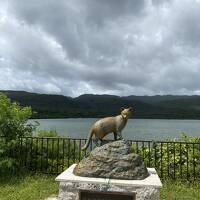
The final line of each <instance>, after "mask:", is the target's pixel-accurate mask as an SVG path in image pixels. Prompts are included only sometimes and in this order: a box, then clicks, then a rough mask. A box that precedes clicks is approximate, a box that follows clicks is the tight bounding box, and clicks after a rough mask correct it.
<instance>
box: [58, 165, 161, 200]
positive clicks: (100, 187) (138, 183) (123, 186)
mask: <svg viewBox="0 0 200 200" xmlns="http://www.w3.org/2000/svg"><path fill="white" fill-rule="evenodd" d="M75 166H76V164H73V165H72V166H71V167H69V168H68V169H67V170H65V171H64V172H63V173H61V174H60V175H59V176H58V177H56V181H59V182H60V186H59V195H58V200H79V190H80V189H82V190H93V191H102V192H103V191H104V192H109V191H110V192H126V193H131V192H134V193H136V200H144V199H145V200H159V199H160V188H161V187H162V183H161V181H160V178H159V177H158V175H157V173H156V170H155V169H154V168H148V172H149V176H148V177H147V178H145V179H143V180H118V179H108V178H89V177H80V176H76V175H74V174H73V170H74V167H75Z"/></svg>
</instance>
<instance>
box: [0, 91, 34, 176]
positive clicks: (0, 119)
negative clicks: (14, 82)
mask: <svg viewBox="0 0 200 200" xmlns="http://www.w3.org/2000/svg"><path fill="white" fill-rule="evenodd" d="M31 116H32V109H31V108H30V107H21V106H20V105H19V104H18V103H16V102H11V101H10V99H8V98H7V97H6V96H5V95H4V94H2V93H0V172H1V171H5V170H7V169H13V168H18V167H19V160H17V159H16V158H15V157H14V156H13V154H12V152H14V151H15V149H17V148H18V144H17V142H18V140H19V138H21V137H24V136H31V135H32V133H33V130H34V129H35V125H32V124H28V119H29V118H30V117H31Z"/></svg>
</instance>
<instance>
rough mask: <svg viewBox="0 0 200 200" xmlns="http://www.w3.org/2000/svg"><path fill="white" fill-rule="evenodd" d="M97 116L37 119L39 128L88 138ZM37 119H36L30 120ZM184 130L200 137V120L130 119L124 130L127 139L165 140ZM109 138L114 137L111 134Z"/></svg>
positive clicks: (176, 135) (63, 134) (177, 135)
mask: <svg viewBox="0 0 200 200" xmlns="http://www.w3.org/2000/svg"><path fill="white" fill-rule="evenodd" d="M97 120H98V119H96V118H68V119H37V120H36V121H38V122H39V123H40V126H39V127H38V130H56V131H57V132H58V133H59V134H60V135H62V136H70V137H73V138H86V137H87V135H88V133H89V130H90V127H91V125H92V124H93V123H94V122H95V121H97ZM30 121H35V120H30ZM182 132H185V133H187V134H188V135H191V136H199V137H200V120H161V119H129V121H128V123H127V125H126V127H125V128H124V130H123V131H122V135H123V136H124V138H125V139H137V140H165V139H174V138H180V134H181V133H182ZM108 138H113V135H110V137H108Z"/></svg>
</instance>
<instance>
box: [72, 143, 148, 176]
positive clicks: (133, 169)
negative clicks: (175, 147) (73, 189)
mask: <svg viewBox="0 0 200 200" xmlns="http://www.w3.org/2000/svg"><path fill="white" fill-rule="evenodd" d="M73 173H74V174H75V175H77V176H83V177H98V178H110V179H125V180H142V179H145V178H146V177H148V176H149V173H148V171H147V168H146V166H145V164H144V162H143V160H142V159H141V157H140V156H139V155H138V154H135V153H133V151H132V149H131V145H130V144H129V143H128V142H127V141H124V140H119V141H115V142H110V143H107V144H105V145H103V146H101V147H97V148H95V149H94V150H93V151H91V153H90V154H89V156H88V157H86V158H84V159H83V160H81V162H80V163H79V164H78V165H76V167H75V169H74V171H73Z"/></svg>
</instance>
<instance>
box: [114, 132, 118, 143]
mask: <svg viewBox="0 0 200 200" xmlns="http://www.w3.org/2000/svg"><path fill="white" fill-rule="evenodd" d="M113 135H114V140H115V141H116V140H117V133H116V132H113Z"/></svg>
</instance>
